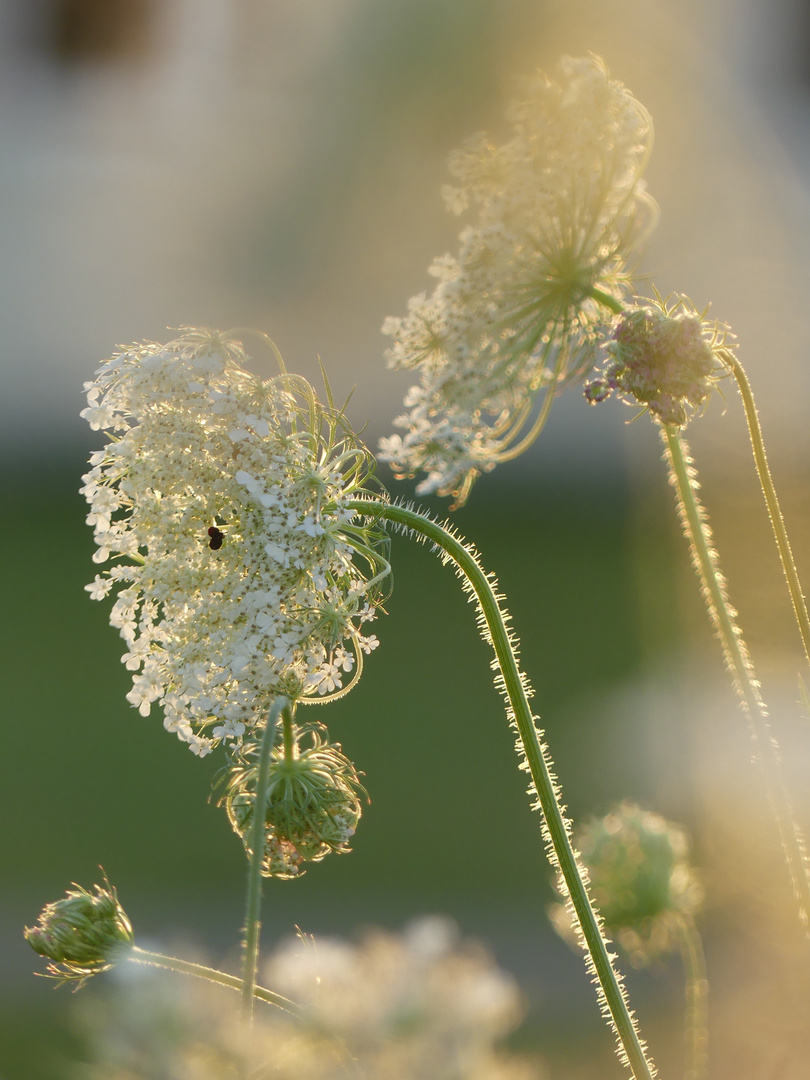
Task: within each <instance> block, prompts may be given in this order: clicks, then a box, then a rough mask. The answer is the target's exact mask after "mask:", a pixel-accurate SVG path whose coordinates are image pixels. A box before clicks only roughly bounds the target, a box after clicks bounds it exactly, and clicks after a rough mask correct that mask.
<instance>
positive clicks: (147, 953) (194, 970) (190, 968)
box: [124, 945, 302, 1016]
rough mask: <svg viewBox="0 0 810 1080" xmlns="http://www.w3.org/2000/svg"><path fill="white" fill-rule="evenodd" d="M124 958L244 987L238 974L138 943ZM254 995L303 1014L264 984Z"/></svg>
mask: <svg viewBox="0 0 810 1080" xmlns="http://www.w3.org/2000/svg"><path fill="white" fill-rule="evenodd" d="M124 959H126V960H129V961H130V962H131V963H133V964H149V965H150V966H151V967H159V968H165V969H166V970H167V971H176V972H178V973H179V974H180V975H194V976H195V977H196V978H198V979H205V980H206V981H207V982H212V983H217V984H218V985H219V986H227V987H228V988H229V989H231V990H240V991H241V990H243V989H244V979H240V978H239V977H238V976H236V975H228V974H227V973H226V972H224V971H217V969H216V968H210V967H205V966H204V965H203V964H193V963H191V961H190V960H179V959H178V958H177V957H176V956H164V955H163V953H156V952H151V950H149V949H139V948H138V946H137V945H133V947H132V949H131V950H130V952H128V953H127V954H126V956H125V957H124ZM253 996H254V997H256V998H258V999H259V1001H266V1002H268V1004H270V1005H275V1006H276V1007H277V1008H279V1009H283V1010H284V1012H288V1013H290V1015H291V1016H301V1015H302V1009H301V1006H300V1005H296V1004H295V1002H294V1001H290V1000H289V998H285V997H282V995H281V994H276V993H274V992H273V991H272V990H265V988H264V987H263V986H254V987H253Z"/></svg>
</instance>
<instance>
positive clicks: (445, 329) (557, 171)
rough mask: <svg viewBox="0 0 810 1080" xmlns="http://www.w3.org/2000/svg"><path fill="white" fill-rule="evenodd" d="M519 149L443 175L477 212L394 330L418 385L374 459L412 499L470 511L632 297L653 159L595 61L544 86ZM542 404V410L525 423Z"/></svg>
mask: <svg viewBox="0 0 810 1080" xmlns="http://www.w3.org/2000/svg"><path fill="white" fill-rule="evenodd" d="M509 119H510V121H511V123H512V125H513V135H512V138H511V139H509V141H507V142H505V143H503V144H502V145H500V146H495V145H493V144H492V143H490V142H489V140H488V139H487V138H486V137H485V136H484V135H483V134H479V135H476V136H473V138H471V139H470V140H468V142H467V143H465V144H464V145H463V146H462V147H461V149H460V150H458V151H456V153H455V154H453V155H452V156H451V159H450V169H451V172H452V173H453V175H454V177H455V178H456V180H457V181H458V186H457V187H455V188H447V189H446V190H445V193H444V194H445V197H446V200H447V202H448V204H449V206H450V208H451V209H452V210H454V211H455V212H458V213H461V212H463V211H464V210H465V209H466V208H467V207H469V206H472V207H475V208H476V209H477V220H476V221H475V222H474V223H471V224H468V225H467V226H466V227H465V228H464V230H463V231H462V233H461V236H460V238H459V239H460V242H461V243H460V250H459V253H458V255H456V256H450V255H445V256H443V257H442V258H441V259H438V260H436V262H435V263H434V264H433V266H432V267H431V269H430V272H431V274H433V275H434V276H435V277H437V278H438V279H439V283H438V285H437V286H436V288H435V290H434V291H433V293H432V294H431V295H430V296H427V295H426V294H424V293H423V294H421V295H419V296H415V297H413V298H412V299H411V301H410V303H409V305H408V313H407V314H406V315H405V316H404V317H402V318H389V319H387V320H386V322H385V324H384V325H383V333H385V334H388V335H390V336H391V337H392V338H393V339H394V343H393V345H392V346H391V348H390V349H389V350H388V352H387V358H388V362H389V365H390V366H391V367H394V368H407V369H410V370H414V371H416V372H418V374H419V384H418V385H417V386H414V387H413V388H412V389H411V390H410V392H409V395H408V397H407V398H406V402H405V404H406V406H407V407H408V410H409V411H408V413H407V414H406V415H405V416H402V417H400V418H399V419H398V420H397V421H396V425H397V427H400V428H404V429H405V434H403V435H393V436H391V437H390V438H388V439H384V440H383V442H382V443H381V450H382V454H381V457H382V460H384V461H388V462H390V463H391V467H392V468H393V470H394V472H395V473H396V474H397V476H398V477H400V478H401V477H404V476H415V475H416V474H417V473H418V472H424V473H426V474H427V476H426V478H425V479H424V480H422V482H421V483H420V484H419V486H418V487H417V492H418V493H420V494H427V493H430V492H438V493H439V494H440V495H448V494H452V495H454V496H455V498H456V504H457V505H458V504H460V503H463V502H464V500H465V499H466V497H467V495H468V493H469V490H470V487H471V485H472V483H473V481H474V480H475V477H476V476H478V475H479V474H480V473H481V472H487V471H489V470H490V469H492V468H494V467H495V465H496V464H497V463H498V462H499V461H505V460H508V459H509V458H510V457H514V456H516V455H517V454H518V453H520V452H521V450H523V449H525V447H526V446H527V445H528V444H529V443H531V442H532V441H533V440H534V438H535V437H536V436H537V434H538V433H539V431H540V430H541V428H542V426H543V423H544V422H545V417H546V415H547V412H548V406H549V405H550V402H551V398H552V397H553V395H554V393H555V391H556V390H557V389H559V387H560V386H561V385H562V384H563V383H565V382H566V381H568V380H571V379H574V378H578V377H580V376H581V375H583V374H584V373H585V372H586V371H587V370H588V368H590V367H591V366H592V364H593V361H594V359H595V355H596V341H597V339H598V338H599V337H601V336H602V334H603V330H604V326H605V324H606V323H607V322H609V320H610V319H611V317H612V316H611V312H613V311H616V310H619V308H620V305H621V302H622V301H623V298H624V296H625V294H626V293H627V288H628V281H629V266H628V263H629V260H630V259H631V258H632V257H633V255H634V253H635V251H636V250H637V248H638V247H639V245H640V243H641V241H642V240H643V238H644V237H645V236H646V234H647V233H648V232H649V231H650V229H651V228H652V225H653V224H654V222H655V217H656V207H655V203H654V202H653V201H652V199H651V198H650V197H649V195H647V193H646V191H645V189H644V184H643V181H642V179H641V177H642V173H643V170H644V167H645V165H646V161H647V157H648V155H649V152H650V149H651V146H652V122H651V120H650V117H649V115H648V113H647V111H646V110H645V109H644V107H643V106H642V105H641V104H640V103H639V102H638V101H636V99H635V98H634V97H633V96H632V94H631V93H630V92H629V91H628V90H627V89H625V87H624V86H622V84H621V83H619V82H616V81H615V80H613V79H611V78H610V76H609V74H608V72H607V70H606V69H605V67H604V65H603V64H602V63H601V62H600V61H598V60H596V59H581V60H576V59H571V58H570V57H565V58H564V59H563V60H562V61H561V63H560V72H559V79H558V81H557V82H554V81H551V80H550V79H548V78H546V76H545V75H543V74H542V73H539V74H538V75H537V76H536V77H535V78H534V79H533V80H532V82H531V83H530V84H529V85H528V86H527V87H526V92H525V94H524V95H523V98H522V100H520V101H518V102H515V103H513V105H512V106H511V109H510V113H509ZM538 396H541V397H543V399H544V400H543V405H542V406H541V407H540V409H539V414H538V411H537V409H536V408H535V407H534V406H535V403H536V399H537V398H538Z"/></svg>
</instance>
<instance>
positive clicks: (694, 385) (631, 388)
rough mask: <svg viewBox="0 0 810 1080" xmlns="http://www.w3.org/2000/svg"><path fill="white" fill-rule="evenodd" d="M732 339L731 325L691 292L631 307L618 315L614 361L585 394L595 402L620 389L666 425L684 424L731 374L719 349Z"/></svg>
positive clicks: (612, 344)
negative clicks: (713, 316) (698, 305)
mask: <svg viewBox="0 0 810 1080" xmlns="http://www.w3.org/2000/svg"><path fill="white" fill-rule="evenodd" d="M729 338H730V335H729V331H728V330H727V328H726V327H723V326H721V325H720V324H718V323H716V322H710V321H707V320H706V319H705V313H703V314H699V313H698V312H697V311H696V310H695V308H694V307H693V306H692V304H691V303H690V302H689V301H688V300H687V299H686V298H685V297H680V296H679V297H677V299H676V301H675V303H673V304H671V305H670V304H668V303H667V302H666V301H663V300H661V299H660V298H657V299H656V301H655V302H650V305H649V306H645V307H634V308H631V309H629V310H628V311H626V312H625V313H624V314H623V315H621V316H620V317H619V318H618V319H617V320H616V325H615V327H614V329H613V333H612V335H611V339H610V341H609V342H608V344H607V346H606V351H607V354H608V361H607V363H606V364H605V366H604V369H603V372H602V374H601V375H600V376H599V378H596V379H592V380H591V381H590V382H588V383H586V385H585V397H586V398H587V400H588V401H589V402H590V404H591V405H595V404H597V402H600V401H604V400H605V398H607V397H609V396H610V394H611V393H612V392H613V391H614V390H615V391H616V392H617V393H618V394H620V395H621V396H622V397H623V398H624V399H625V401H627V402H628V404H630V405H642V406H643V407H645V408H646V409H647V410H648V411H649V412H650V413H651V414H652V415H653V416H654V417H655V418H656V419H658V420H660V421H661V423H662V424H671V425H673V426H675V427H683V426H684V425H685V424H686V422H687V420H688V419H689V416H690V414H691V413H693V412H695V411H696V410H697V409H699V408H701V406H703V405H705V403H706V402H707V401H708V399H709V396H710V395H711V392H712V389H713V388H714V384H715V382H716V381H717V379H718V377H719V376H720V374H721V373H722V374H724V373H725V369H724V368H723V366H722V364H721V363H720V361H719V360H718V357H717V350H720V349H729V348H730V341H729Z"/></svg>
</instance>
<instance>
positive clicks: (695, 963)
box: [677, 914, 709, 1080]
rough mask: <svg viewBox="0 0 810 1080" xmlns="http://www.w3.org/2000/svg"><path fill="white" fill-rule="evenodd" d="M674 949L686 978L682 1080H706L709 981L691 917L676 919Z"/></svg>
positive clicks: (681, 916) (701, 943)
mask: <svg viewBox="0 0 810 1080" xmlns="http://www.w3.org/2000/svg"><path fill="white" fill-rule="evenodd" d="M677 934H678V946H679V948H680V951H681V959H682V961H683V969H684V974H685V976H686V1015H685V1017H684V1036H685V1041H686V1068H685V1069H684V1074H683V1075H684V1080H706V1076H707V1073H708V1066H709V1053H708V1044H709V1027H708V1020H709V981H708V979H707V978H706V958H705V956H704V955H703V942H702V941H701V940H700V934H699V933H698V929H697V927H696V926H695V922H694V919H693V918H692V916H691V915H686V914H682V915H680V916H679V917H678V926H677Z"/></svg>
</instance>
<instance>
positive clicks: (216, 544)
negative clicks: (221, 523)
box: [208, 525, 225, 551]
mask: <svg viewBox="0 0 810 1080" xmlns="http://www.w3.org/2000/svg"><path fill="white" fill-rule="evenodd" d="M208 535H209V536H210V537H211V539H210V540H209V541H208V546H209V547H210V548H211V550H212V551H219V549H220V548H221V547H222V541H223V540H224V539H225V534H224V533H221V532H220V531H219V529H218V528H217V527H216V525H212V526H211V528H210V529H209V530H208Z"/></svg>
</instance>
